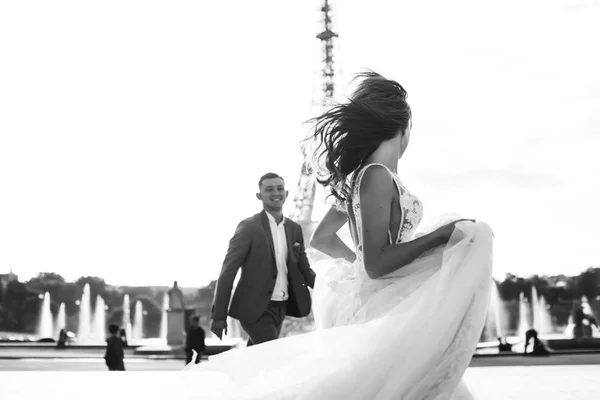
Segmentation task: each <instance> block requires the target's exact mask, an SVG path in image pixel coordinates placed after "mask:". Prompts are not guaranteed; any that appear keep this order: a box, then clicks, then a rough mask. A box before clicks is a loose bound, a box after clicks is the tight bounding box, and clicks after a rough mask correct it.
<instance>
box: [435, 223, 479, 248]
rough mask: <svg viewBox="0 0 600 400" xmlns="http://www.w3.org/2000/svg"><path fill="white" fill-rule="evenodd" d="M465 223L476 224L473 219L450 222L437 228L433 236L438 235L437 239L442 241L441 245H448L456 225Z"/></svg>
mask: <svg viewBox="0 0 600 400" xmlns="http://www.w3.org/2000/svg"><path fill="white" fill-rule="evenodd" d="M465 221H469V222H476V221H475V220H474V219H459V220H456V221H454V222H450V223H449V224H446V225H444V226H442V227H440V228H438V229H437V230H436V231H435V234H436V235H438V237H439V238H440V240H441V241H443V243H448V241H449V240H450V237H451V236H452V233H453V232H454V228H455V226H456V224H457V223H459V222H465Z"/></svg>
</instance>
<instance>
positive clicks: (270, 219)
mask: <svg viewBox="0 0 600 400" xmlns="http://www.w3.org/2000/svg"><path fill="white" fill-rule="evenodd" d="M263 212H264V213H265V214H267V218H268V219H269V222H272V223H274V224H275V225H278V224H277V221H275V217H274V216H272V215H271V213H269V212H268V211H267V210H263ZM285 219H286V218H285V215H284V216H283V218H282V219H281V223H282V224H285Z"/></svg>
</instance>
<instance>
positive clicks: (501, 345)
mask: <svg viewBox="0 0 600 400" xmlns="http://www.w3.org/2000/svg"><path fill="white" fill-rule="evenodd" d="M498 351H512V345H511V344H509V343H508V342H507V341H506V339H504V338H501V337H499V338H498Z"/></svg>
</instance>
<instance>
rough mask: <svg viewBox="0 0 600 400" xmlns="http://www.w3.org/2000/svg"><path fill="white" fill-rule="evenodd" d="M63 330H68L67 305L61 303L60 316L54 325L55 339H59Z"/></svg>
mask: <svg viewBox="0 0 600 400" xmlns="http://www.w3.org/2000/svg"><path fill="white" fill-rule="evenodd" d="M61 329H65V330H66V329H67V314H66V312H65V303H64V302H63V303H60V306H59V307H58V315H57V316H56V322H55V323H54V337H55V338H58V334H59V333H60V330H61Z"/></svg>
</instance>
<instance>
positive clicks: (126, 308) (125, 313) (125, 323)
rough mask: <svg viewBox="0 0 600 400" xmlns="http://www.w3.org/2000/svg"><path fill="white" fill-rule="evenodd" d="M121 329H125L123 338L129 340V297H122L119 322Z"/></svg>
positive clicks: (126, 295)
mask: <svg viewBox="0 0 600 400" xmlns="http://www.w3.org/2000/svg"><path fill="white" fill-rule="evenodd" d="M121 328H122V329H125V336H126V337H127V340H129V339H130V338H131V330H132V329H131V308H130V305H129V295H128V294H125V296H123V318H122V321H121Z"/></svg>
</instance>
